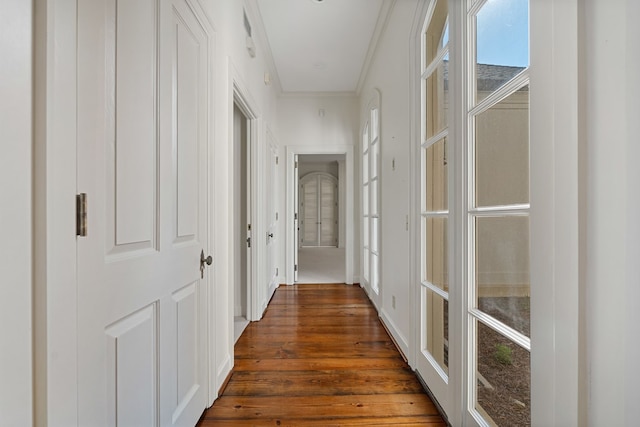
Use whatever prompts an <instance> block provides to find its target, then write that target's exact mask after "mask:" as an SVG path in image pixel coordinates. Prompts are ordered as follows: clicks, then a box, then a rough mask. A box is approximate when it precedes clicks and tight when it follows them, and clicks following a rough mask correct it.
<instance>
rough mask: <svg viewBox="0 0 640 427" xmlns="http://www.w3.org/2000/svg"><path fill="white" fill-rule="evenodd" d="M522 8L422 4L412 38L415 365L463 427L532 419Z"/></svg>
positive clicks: (520, 3) (481, 2)
mask: <svg viewBox="0 0 640 427" xmlns="http://www.w3.org/2000/svg"><path fill="white" fill-rule="evenodd" d="M528 10H529V4H528V0H467V1H462V2H457V1H446V0H437V1H431V2H429V6H428V8H427V10H426V13H425V15H424V16H425V18H424V26H423V28H422V32H421V34H420V44H419V45H420V56H421V58H422V69H421V76H420V82H421V83H420V88H421V93H420V98H419V99H420V100H421V101H420V103H421V108H420V117H421V119H420V122H421V130H420V135H421V139H420V142H419V143H420V146H419V150H420V153H421V159H420V194H419V196H420V201H421V203H420V212H419V214H420V219H421V220H420V221H421V223H420V224H421V225H420V227H421V234H420V236H421V238H420V263H419V275H420V289H421V291H420V296H421V303H420V319H421V322H420V331H419V335H420V346H419V352H418V360H417V367H418V371H419V373H420V374H421V375H422V376H423V377H424V378H425V380H426V382H427V384H428V385H429V387H430V388H431V390H432V391H433V393H434V395H435V397H436V398H437V399H438V401H439V402H440V404H441V405H442V406H443V408H444V409H445V411H446V412H447V413H448V414H450V417H451V418H452V421H454V423H459V424H461V425H467V426H474V425H484V426H512V425H530V423H531V402H530V400H531V399H530V388H531V386H530V384H531V378H530V352H531V340H530V332H529V331H530V327H529V324H530V321H529V318H530V309H531V307H530V299H529V295H530V285H529V282H530V278H529V276H530V275H529V209H530V206H529V72H528V70H529V68H528V67H529V37H528V34H529V22H528V16H529V13H528ZM450 32H451V40H452V43H451V46H452V47H451V48H450V44H449V38H450V37H449V34H450ZM450 362H451V363H450ZM457 414H462V416H461V417H462V418H461V419H459V420H458V419H457V417H458V416H459V415H457Z"/></svg>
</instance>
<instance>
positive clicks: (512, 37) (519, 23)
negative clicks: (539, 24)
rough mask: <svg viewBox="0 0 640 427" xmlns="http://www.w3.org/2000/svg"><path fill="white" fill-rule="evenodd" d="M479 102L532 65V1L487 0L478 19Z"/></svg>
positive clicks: (477, 69) (477, 62)
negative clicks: (530, 62) (530, 32)
mask: <svg viewBox="0 0 640 427" xmlns="http://www.w3.org/2000/svg"><path fill="white" fill-rule="evenodd" d="M476 24H477V41H476V55H477V56H476V71H477V75H476V82H477V100H478V101H480V100H482V99H484V98H486V96H487V95H489V94H490V93H491V92H493V91H495V90H496V89H498V88H499V87H501V86H502V85H504V84H505V83H506V82H508V81H509V80H511V79H512V78H513V77H514V76H515V75H516V74H518V73H520V72H521V71H522V70H524V69H525V68H526V67H528V66H529V1H528V0H488V1H487V2H486V3H485V4H484V5H483V6H482V8H481V9H480V11H479V12H478V14H477V17H476Z"/></svg>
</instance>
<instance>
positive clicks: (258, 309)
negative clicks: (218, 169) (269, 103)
mask: <svg viewBox="0 0 640 427" xmlns="http://www.w3.org/2000/svg"><path fill="white" fill-rule="evenodd" d="M229 67H230V70H229V71H230V72H229V75H230V76H231V84H230V88H231V92H232V93H231V96H230V97H229V110H228V111H229V129H230V134H231V135H230V138H229V141H230V144H233V106H234V104H235V105H236V106H237V107H238V108H239V109H240V111H242V113H243V114H244V115H245V117H246V118H247V120H248V121H249V124H248V126H247V133H248V135H247V137H248V143H249V147H248V149H247V155H249V157H250V167H248V168H247V173H248V174H249V179H248V180H247V184H248V185H249V188H248V189H247V193H248V194H247V195H248V197H249V200H250V202H249V205H250V206H249V209H248V210H249V220H250V224H251V257H250V259H249V260H248V261H247V264H248V266H249V269H250V270H251V271H250V272H249V274H247V280H248V283H247V301H246V303H247V320H248V321H250V322H255V321H258V320H260V319H261V318H262V313H263V312H264V308H266V306H265V307H264V308H263V307H262V306H263V305H264V304H261V302H262V300H263V299H264V297H265V295H266V290H264V289H261V288H260V286H258V282H259V281H260V280H259V278H260V277H264V274H261V273H262V272H263V271H264V270H265V265H264V264H265V260H264V256H265V248H264V246H263V245H261V244H259V242H261V239H260V238H259V236H262V235H264V224H263V221H261V219H262V218H259V216H258V215H257V212H258V211H260V209H259V207H261V206H264V197H265V195H264V194H263V192H260V191H258V189H259V188H260V187H259V185H260V180H259V179H258V178H259V177H262V176H263V166H262V165H263V163H264V162H263V160H264V157H263V151H262V150H261V149H260V146H261V145H262V144H261V142H262V141H261V140H262V132H261V131H262V120H261V119H260V116H261V115H260V112H259V110H258V109H257V107H256V103H255V101H254V100H253V98H252V96H251V94H250V92H249V91H248V90H247V87H246V85H245V84H244V83H243V81H242V78H241V77H240V73H239V72H238V71H237V69H236V68H235V66H234V65H233V63H231V62H230V64H229ZM229 149H230V150H232V149H233V146H230V147H229ZM229 152H230V153H232V152H233V151H229ZM234 187H235V182H233V179H230V183H229V191H230V193H229V194H233V191H234ZM229 210H230V213H229V218H230V220H231V222H232V224H231V227H230V229H231V230H233V229H234V227H235V222H236V216H235V215H234V212H233V206H232V205H231V204H230V205H229ZM230 244H231V249H232V251H231V252H230V253H235V252H234V251H233V249H234V248H235V245H237V244H239V242H234V241H233V239H231V243H230ZM233 261H234V260H233V257H229V269H230V270H229V271H234V269H233V265H232V263H233ZM230 304H231V305H230V310H231V311H230V313H232V315H231V318H230V322H231V325H230V326H231V328H232V329H233V310H234V301H233V298H231V299H230ZM232 332H233V331H232ZM231 336H233V333H232V334H231Z"/></svg>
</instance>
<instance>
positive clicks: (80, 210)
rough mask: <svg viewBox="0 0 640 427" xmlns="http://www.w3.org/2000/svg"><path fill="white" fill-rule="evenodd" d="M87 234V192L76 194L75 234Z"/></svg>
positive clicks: (83, 235)
mask: <svg viewBox="0 0 640 427" xmlns="http://www.w3.org/2000/svg"><path fill="white" fill-rule="evenodd" d="M86 235H87V193H80V194H77V195H76V236H80V237H85V236H86Z"/></svg>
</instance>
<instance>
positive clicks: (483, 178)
mask: <svg viewBox="0 0 640 427" xmlns="http://www.w3.org/2000/svg"><path fill="white" fill-rule="evenodd" d="M475 126H476V130H475V133H476V149H475V163H476V171H475V175H476V187H475V190H476V195H475V199H476V206H500V205H510V204H517V203H529V87H528V86H525V87H524V88H523V89H521V90H519V91H517V92H514V93H513V94H511V95H510V96H509V97H507V98H506V99H504V100H502V101H501V102H499V103H498V104H496V105H494V106H493V107H491V108H490V109H489V110H487V111H485V112H484V113H482V114H479V115H478V116H477V117H476V121H475Z"/></svg>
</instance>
